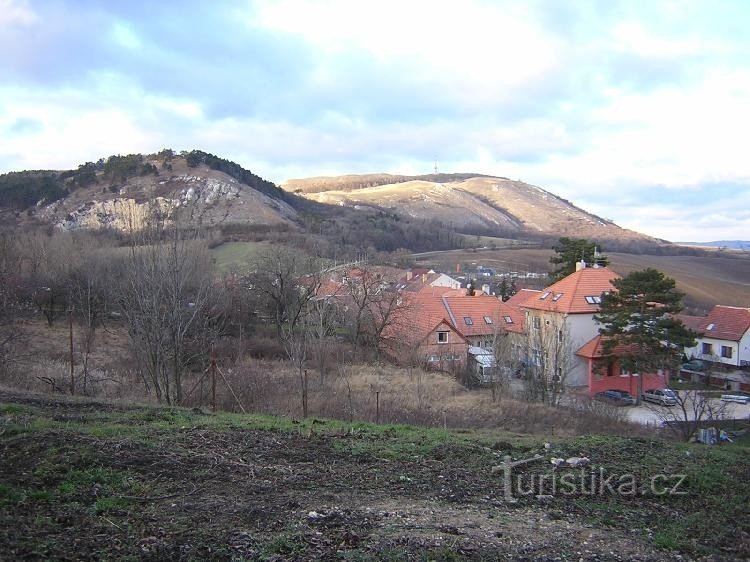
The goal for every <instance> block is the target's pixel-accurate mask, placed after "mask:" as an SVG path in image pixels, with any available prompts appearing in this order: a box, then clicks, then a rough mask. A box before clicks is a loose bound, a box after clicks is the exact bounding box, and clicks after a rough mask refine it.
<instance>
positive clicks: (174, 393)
mask: <svg viewBox="0 0 750 562" xmlns="http://www.w3.org/2000/svg"><path fill="white" fill-rule="evenodd" d="M184 220H185V221H186V222H184V223H183V222H180V221H178V220H170V221H166V220H164V217H162V216H161V215H159V214H158V213H154V219H153V221H152V222H151V226H149V227H148V228H147V229H144V230H140V231H135V232H133V233H132V234H131V239H132V244H131V247H130V251H129V253H128V258H127V260H126V264H125V272H124V274H123V283H122V287H121V290H120V306H121V310H122V313H123V315H124V317H125V319H126V321H127V324H128V331H129V335H130V338H131V343H132V348H133V351H134V354H135V356H136V358H137V359H138V362H139V364H140V365H141V368H142V370H143V372H144V375H145V382H146V384H147V387H148V388H150V389H151V390H152V391H153V392H154V393H155V394H156V397H157V400H159V401H166V402H167V403H168V404H173V403H176V404H180V403H181V402H182V399H183V390H182V377H183V374H184V373H185V371H186V369H187V368H188V366H189V364H190V361H191V358H192V357H191V346H190V345H189V340H190V339H192V338H194V337H195V331H196V330H197V328H198V327H199V325H200V321H201V319H203V318H206V317H210V315H209V314H207V309H208V307H209V303H210V298H209V296H210V295H211V293H212V288H213V282H214V274H213V262H212V260H211V259H210V257H209V255H208V251H207V247H206V244H205V241H203V240H201V239H200V234H199V231H198V225H196V224H194V223H191V222H190V218H189V217H187V218H186V219H184ZM183 224H185V225H187V227H186V228H182V227H181V226H182V225H183Z"/></svg>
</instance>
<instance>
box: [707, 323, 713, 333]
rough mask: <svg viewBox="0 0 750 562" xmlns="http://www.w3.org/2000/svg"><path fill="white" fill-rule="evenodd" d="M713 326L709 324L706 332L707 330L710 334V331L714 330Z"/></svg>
mask: <svg viewBox="0 0 750 562" xmlns="http://www.w3.org/2000/svg"><path fill="white" fill-rule="evenodd" d="M714 326H715V324H709V325H708V326H706V330H708V331H709V332H710V331H711V330H713V329H714Z"/></svg>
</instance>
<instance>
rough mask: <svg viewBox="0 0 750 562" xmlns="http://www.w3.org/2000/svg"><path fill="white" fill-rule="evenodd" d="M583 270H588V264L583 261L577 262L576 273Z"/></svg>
mask: <svg viewBox="0 0 750 562" xmlns="http://www.w3.org/2000/svg"><path fill="white" fill-rule="evenodd" d="M582 269H586V262H585V261H583V260H581V261H577V262H576V271H581V270H582Z"/></svg>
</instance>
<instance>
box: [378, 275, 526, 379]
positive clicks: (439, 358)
mask: <svg viewBox="0 0 750 562" xmlns="http://www.w3.org/2000/svg"><path fill="white" fill-rule="evenodd" d="M403 297H404V299H405V300H406V301H407V303H408V304H407V311H408V312H407V319H405V321H404V322H403V323H402V324H403V325H402V326H399V327H398V329H399V334H398V339H399V340H400V341H401V342H402V345H401V346H400V349H398V350H396V351H395V352H394V353H393V358H394V359H396V360H397V361H399V362H402V363H403V362H412V363H413V362H417V363H421V364H424V365H426V366H427V367H428V368H431V369H435V370H441V371H449V372H453V373H458V372H459V371H461V370H463V369H464V367H466V362H467V354H468V351H469V348H470V347H476V348H479V349H487V350H491V349H492V348H493V345H494V341H495V338H496V337H497V336H498V334H501V333H505V331H506V330H507V327H509V326H518V325H521V324H522V317H521V315H520V313H519V311H517V310H514V309H512V308H510V307H508V306H506V305H505V303H503V302H502V301H500V300H499V299H497V298H495V297H491V296H489V295H487V294H485V293H482V292H476V293H475V294H473V295H470V294H468V293H467V292H466V291H465V290H462V289H459V290H456V289H451V288H449V287H431V288H430V289H425V290H422V291H420V292H418V293H403ZM389 336H391V339H396V338H393V337H392V336H393V335H392V334H389Z"/></svg>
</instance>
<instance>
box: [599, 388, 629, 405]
mask: <svg viewBox="0 0 750 562" xmlns="http://www.w3.org/2000/svg"><path fill="white" fill-rule="evenodd" d="M594 398H596V399H597V400H601V401H603V402H612V403H613V404H617V405H618V406H632V405H633V404H635V398H633V396H632V395H631V394H630V393H629V392H628V391H627V390H604V391H602V392H599V393H597V394H596V395H595V396H594Z"/></svg>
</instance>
